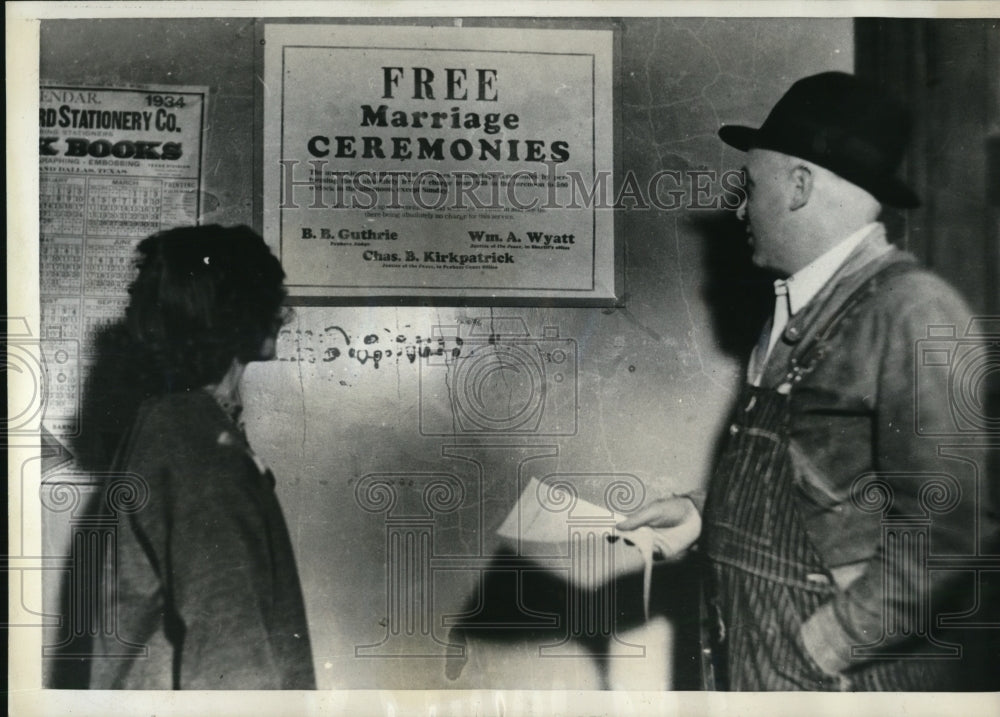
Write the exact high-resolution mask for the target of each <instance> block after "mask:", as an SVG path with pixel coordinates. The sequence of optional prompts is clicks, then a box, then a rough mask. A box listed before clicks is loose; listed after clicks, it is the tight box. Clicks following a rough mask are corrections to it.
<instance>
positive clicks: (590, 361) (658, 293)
mask: <svg viewBox="0 0 1000 717" xmlns="http://www.w3.org/2000/svg"><path fill="white" fill-rule="evenodd" d="M254 42H255V37H254V22H253V21H252V20H238V19H227V20H192V21H183V20H176V21H173V20H172V21H159V20H153V21H131V20H94V21H65V22H64V21H48V22H45V23H43V26H42V48H41V49H42V67H41V70H42V78H43V79H45V80H49V81H58V82H63V83H90V84H107V85H114V84H116V83H177V84H189V85H209V86H210V87H211V89H212V97H211V104H210V113H209V122H208V132H207V137H206V148H205V160H204V167H205V172H206V174H205V191H206V193H207V196H206V202H205V207H206V212H205V215H204V216H203V221H204V222H221V223H237V222H240V223H249V222H252V221H254V218H255V216H256V215H255V212H254V209H255V208H254V206H253V197H254V186H253V179H252V178H253V177H254V171H255V168H254V166H253V163H254V161H255V159H254V151H253V148H254V135H253V123H254V116H255V113H254V106H253V101H254V84H253V83H254ZM621 45H622V53H621V79H622V84H621V97H622V123H623V133H622V135H623V139H624V142H623V165H624V167H625V168H626V169H628V170H631V171H633V172H634V173H635V174H636V177H637V178H638V180H639V182H640V183H641V184H643V185H644V184H645V181H646V180H648V178H649V177H650V175H651V174H652V173H653V172H654V171H656V170H658V169H660V168H671V169H680V170H711V169H720V168H733V167H739V166H740V164H741V158H740V156H739V153H738V152H735V151H734V150H730V149H729V148H727V147H725V146H724V145H723V144H722V143H721V142H720V141H719V140H718V139H717V138H716V136H715V130H716V129H717V127H718V126H719V125H720V124H721V123H723V122H727V121H728V122H746V123H751V124H756V123H759V122H760V121H762V120H763V118H764V116H765V115H766V113H767V110H768V109H769V108H770V106H771V105H772V104H773V103H774V102H775V101H776V99H777V98H778V97H779V96H780V95H781V93H782V92H783V91H784V90H785V89H786V88H787V87H788V85H789V84H790V83H791V82H792V81H794V80H795V79H797V78H798V77H801V76H804V75H808V74H811V73H813V72H817V71H820V70H824V69H846V70H849V69H850V68H851V66H852V56H853V53H852V49H851V48H852V30H851V23H850V21H849V20H791V19H789V20H781V21H778V22H775V21H769V20H765V19H747V20H720V19H710V20H703V19H684V20H674V19H659V20H647V19H626V20H623V21H621ZM690 198H691V195H689V196H688V199H690ZM619 221H620V222H621V227H622V229H621V234H620V235H621V238H622V239H623V240H624V242H625V255H626V288H625V291H626V297H625V302H624V306H623V307H621V308H616V309H573V308H519V309H507V308H504V309H499V308H498V309H490V308H488V307H481V308H459V309H456V308H422V307H412V308H393V307H372V306H358V307H340V308H317V307H299V308H297V309H296V312H295V314H296V315H295V319H294V321H293V323H292V324H290V325H289V327H288V330H287V331H286V332H284V333H283V335H282V337H281V340H280V345H279V357H280V358H279V360H278V361H274V362H271V363H268V364H254V365H252V366H251V368H250V369H249V371H248V374H247V380H246V387H245V395H246V401H247V420H248V430H249V434H250V439H251V442H252V443H253V445H254V446H255V448H256V449H257V451H258V452H259V453H260V454H261V455H262V456H264V457H265V458H266V460H267V461H268V462H269V463H270V465H271V466H272V467H273V469H274V471H275V473H276V474H277V476H278V477H279V487H278V490H279V494H280V498H281V500H282V503H283V505H284V508H285V512H286V514H287V516H288V520H289V523H290V524H291V529H292V535H293V540H294V544H295V549H296V552H297V555H298V560H299V569H300V572H301V576H302V580H303V585H304V590H305V595H306V601H307V608H308V611H309V616H310V629H311V631H312V638H313V648H314V653H315V661H316V666H317V672H318V674H319V682H320V686H321V687H323V688H338V687H339V688H346V687H352V688H374V687H380V688H475V687H487V688H514V687H523V688H567V689H575V688H584V689H586V688H601V687H615V688H626V687H631V688H661V687H666V686H671V685H672V686H674V687H678V688H684V687H693V686H696V683H695V682H694V681H693V680H694V672H693V670H694V668H695V667H696V664H695V662H694V657H695V653H694V648H693V632H692V629H693V626H694V617H695V616H694V613H693V612H692V610H693V609H694V608H693V605H692V590H691V589H690V585H691V580H692V573H691V570H690V567H689V566H685V565H683V564H682V565H680V566H667V567H662V568H658V570H657V573H656V576H655V579H654V585H653V594H654V607H655V609H654V616H653V618H652V619H651V621H650V622H648V623H645V622H644V620H643V619H642V615H641V605H640V603H639V594H640V593H641V590H640V588H639V584H640V583H641V581H640V583H637V582H636V581H635V580H634V579H632V580H628V581H624V582H623V583H622V585H621V586H620V589H619V590H618V593H617V596H616V598H617V603H616V610H615V612H616V614H617V615H618V623H617V625H616V627H615V630H614V634H613V635H612V636H610V637H609V636H608V635H604V636H601V635H596V636H595V635H591V636H590V638H588V639H581V640H570V641H568V642H567V643H566V644H564V645H563V646H562V647H559V648H557V649H554V650H548V651H542V652H541V653H540V651H539V647H541V646H543V645H550V644H557V643H559V642H560V640H561V639H564V638H565V635H566V631H567V623H566V617H567V609H566V607H565V605H566V599H567V596H566V592H565V586H564V584H563V583H562V582H561V581H560V580H558V579H556V578H553V577H552V576H551V575H549V574H547V573H544V572H538V573H527V572H524V573H522V574H521V575H520V577H518V575H517V574H516V573H515V572H512V571H511V570H504V569H503V565H504V563H503V560H504V553H503V552H502V550H501V546H500V544H499V543H498V540H497V539H496V537H495V535H494V532H495V530H496V528H497V526H498V525H499V524H500V523H501V522H502V521H503V519H504V517H505V516H506V515H507V514H508V512H509V511H510V509H511V508H512V506H513V505H514V502H515V500H516V498H517V496H518V493H519V491H520V487H521V486H523V485H524V482H525V481H527V480H528V479H529V478H530V477H532V476H537V477H538V478H543V477H545V476H548V475H550V474H554V473H561V474H567V475H568V480H569V481H570V482H572V483H574V484H575V485H576V486H577V488H578V490H579V492H580V494H581V495H582V496H583V497H586V498H588V499H594V500H599V499H601V497H602V496H603V491H604V489H605V488H606V486H607V485H608V484H609V483H610V482H611V481H612V480H615V479H616V477H617V478H624V479H628V480H632V481H633V484H635V485H638V486H639V487H640V490H644V494H643V493H640V494H639V495H638V496H637V502H636V504H637V503H638V500H639V499H641V498H642V497H643V495H644V496H645V499H647V500H648V499H652V498H654V497H656V496H659V495H662V494H664V493H670V492H681V491H685V490H690V489H693V488H697V487H700V486H702V485H703V484H704V481H705V479H706V477H707V474H708V472H709V468H710V465H711V458H712V452H713V448H714V443H715V439H716V436H717V433H718V429H719V426H720V423H721V421H722V420H723V418H724V414H725V412H726V411H727V409H728V405H729V402H730V400H731V399H732V398H733V391H734V388H735V385H736V383H737V381H738V377H739V372H740V364H739V360H738V358H737V357H738V356H739V355H741V354H742V352H743V350H744V348H745V345H746V344H747V341H748V340H752V339H750V337H752V335H753V332H754V330H755V328H754V325H755V324H756V323H757V322H759V316H760V315H761V312H762V307H763V306H765V305H766V301H767V300H766V297H765V299H764V303H762V302H761V298H760V296H761V295H760V293H759V288H760V285H761V277H759V276H758V275H756V274H753V273H752V272H749V271H748V270H747V264H746V253H745V247H744V243H743V241H742V231H741V229H740V228H739V227H738V226H737V225H736V223H735V222H734V221H733V220H732V218H731V217H730V216H728V215H727V214H726V213H725V212H720V211H712V210H696V209H683V210H678V211H675V212H653V211H639V210H636V209H632V210H626V211H623V212H621V213H620V215H619ZM509 318H515V319H520V320H522V321H523V323H524V325H525V326H526V327H527V329H528V330H529V331H530V334H531V336H532V337H535V339H536V340H535V341H534V342H533V346H536V347H538V348H539V349H541V350H543V351H550V350H555V349H562V350H564V351H565V352H566V355H567V356H569V357H570V359H572V357H573V356H574V355H575V357H576V359H575V361H572V360H570V361H569V362H567V363H565V364H563V369H564V370H562V369H560V373H561V379H562V380H561V381H557V379H556V377H555V376H554V374H553V375H549V376H548V377H547V379H546V381H547V383H546V388H547V390H548V392H549V393H548V394H547V396H549V397H550V398H551V400H553V401H556V402H559V407H558V408H556V407H550V408H551V412H550V414H549V415H545V414H544V413H543V419H542V420H543V421H554V420H555V419H554V418H553V416H554V415H555V413H554V412H555V411H559V412H560V413H559V416H560V418H559V420H560V421H563V420H570V421H572V419H573V417H574V413H575V429H569V430H567V429H565V426H563V428H560V429H559V430H560V431H563V432H564V435H557V436H543V435H537V434H531V433H529V434H527V435H517V436H512V435H505V434H501V435H493V436H489V437H483V436H480V435H474V434H468V433H463V431H462V430H461V426H459V429H458V430H455V432H454V433H453V434H452V435H445V436H429V435H424V434H425V433H427V430H426V428H427V426H429V425H431V423H432V422H435V421H442V420H444V421H450V420H452V419H453V418H454V414H453V413H452V405H451V403H450V402H449V399H448V396H447V395H446V393H447V391H446V389H447V388H449V387H448V386H447V385H446V384H444V383H443V382H442V378H441V377H442V373H441V372H442V371H445V369H444V368H443V367H441V366H439V365H431V364H430V363H429V362H425V361H421V360H419V359H417V360H413V361H411V360H410V358H409V357H408V356H407V353H406V351H405V349H406V348H410V349H411V351H412V350H419V349H420V348H422V347H424V346H427V345H428V344H427V343H426V339H427V337H430V336H432V333H433V331H434V328H435V327H436V326H457V325H462V326H463V327H465V330H469V329H472V328H474V327H475V326H476V325H477V322H479V324H478V325H480V326H482V325H487V324H489V325H491V326H493V327H494V328H495V327H496V326H499V325H501V324H502V320H504V319H509ZM330 327H338V328H337V329H331V328H330ZM546 327H551V329H550V333H549V334H548V335H547V337H545V336H546V334H545V330H546ZM556 332H557V334H558V338H556V337H555V334H556ZM321 334H322V335H324V336H327V337H334V338H333V340H335V341H336V342H339V343H337V344H336V345H337V346H338V348H339V349H340V355H339V356H338V357H337V358H336V359H335V360H332V361H327V362H324V361H322V360H321V356H320V357H319V359H317V353H316V352H315V351H313V352H310V351H309V349H310V348H315V347H316V345H317V344H316V342H317V341H318V339H317V337H318V336H319V335H321ZM366 337H367V338H366ZM397 338H399V339H400V340H399V341H397ZM348 340H349V341H348ZM430 345H431V346H432V347H433V346H434V344H433V343H432V344H430ZM400 347H402V348H403V349H404V351H402V352H400V351H399V349H400ZM378 348H381V349H382V350H383V351H385V350H392V351H393V355H392V356H389V357H385V356H384V357H383V359H382V360H381V361H379V362H377V363H376V362H375V361H374V360H372V358H371V353H369V354H363V353H358V350H359V349H364V350H368V351H370V352H371V351H374V350H376V349H378ZM351 349H354V350H355V353H354V355H353V356H352V355H351ZM531 350H534V349H531ZM362 359H364V360H362ZM435 387H437V388H442V387H444V388H443V389H442V390H440V391H438V390H437V389H436V388H435ZM498 388H499V387H494V389H495V390H497V389H498ZM509 389H510V391H511V395H512V396H513V395H515V394H517V392H519V391H524V390H526V389H525V386H511V387H509ZM574 389H575V390H574ZM519 395H520V394H519ZM553 406H554V404H553ZM567 406H568V407H569V408H573V407H574V406H575V409H576V410H575V412H573V411H570V412H568V413H567V412H566V410H567ZM546 410H549V408H547V409H546ZM421 421H424V423H423V424H422V423H421ZM546 425H549V424H546ZM421 426H424V429H425V430H424V431H423V433H422V432H421ZM543 427H544V426H543ZM550 427H551V426H550ZM371 474H392V475H391V476H389V477H388V478H387V480H391V481H392V482H393V489H394V490H395V491H396V494H397V495H398V497H399V503H398V504H397V506H396V507H395V508H393V511H395V512H390V513H388V514H387V513H386V512H385V510H383V511H382V512H368V511H366V510H364V509H362V505H361V503H360V502H359V499H358V495H359V494H358V493H356V489H358V484H359V481H361V480H362V479H364V478H365V477H366V476H370V475H371ZM427 474H448V475H451V476H453V479H454V481H457V483H456V484H457V485H459V486H460V487H461V489H462V490H464V494H462V495H459V496H458V505H457V507H456V508H455V510H453V511H451V512H447V513H439V514H436V516H435V519H434V524H433V531H434V532H433V542H432V547H431V555H432V557H433V560H434V565H435V566H436V567H435V569H434V570H433V571H432V572H431V577H430V581H429V583H428V582H427V581H423V580H421V579H419V578H417V577H413V575H414V573H412V572H411V573H407V575H409V576H410V577H406V576H403V578H402V583H401V584H400V587H402V588H414V587H416V588H419V587H421V586H424V585H430V586H431V587H432V588H433V593H432V594H429V595H426V596H423V597H424V598H426V600H428V601H429V604H430V607H431V613H430V614H431V615H432V618H433V622H432V624H431V625H430V629H431V631H432V633H433V639H430V640H428V639H426V637H427V636H426V635H421V633H420V629H419V627H418V629H417V630H416V633H415V634H414V635H410V636H408V635H406V634H405V630H404V631H403V634H401V635H400V636H399V638H398V639H397V640H394V641H390V642H386V643H385V644H384V645H382V647H380V648H376V649H375V650H374V651H375V652H376V653H377V652H379V650H381V651H382V652H383V653H393V654H397V655H410V654H413V653H414V651H416V652H420V651H422V650H425V651H426V653H427V654H430V655H433V656H428V657H422V658H421V657H410V658H409V659H398V658H387V657H384V656H380V657H359V656H358V654H357V652H356V648H358V647H359V646H365V645H373V644H377V643H380V641H382V640H383V639H384V637H385V636H386V633H387V629H388V626H389V625H391V624H395V623H393V622H392V620H394V619H395V618H394V617H393V616H391V615H388V614H387V600H388V599H389V595H388V593H389V590H388V588H387V584H388V581H389V579H390V577H392V576H391V575H390V574H389V573H388V572H387V569H386V552H387V535H388V534H389V532H390V531H391V530H393V529H394V526H396V527H398V520H397V521H396V522H395V523H394V522H393V520H394V519H398V517H399V515H401V514H403V513H405V512H406V511H407V510H411V509H412V510H417V509H418V508H419V507H420V503H419V498H420V491H421V489H422V488H423V487H424V485H426V484H427V483H428V482H430V481H432V480H433V477H431V476H428V475H427ZM629 477H631V478H629ZM368 480H371V478H369V479H368ZM411 501H416V503H415V505H416V506H417V508H413V507H412V505H411V504H410V502H411ZM407 506H409V507H407ZM369 507H371V508H373V509H374V508H376V507H377V506H369ZM449 560H451V562H450V563H449ZM429 564H430V563H426V564H424V567H425V568H426V567H427V566H428V565H429ZM448 565H451V566H452V567H453V568H454V569H452V570H448V569H444V568H445V567H447V566H448ZM410 567H411V568H414V566H410ZM417 567H419V566H417ZM519 581H520V582H519ZM411 597H412V598H413V601H414V602H411V603H408V604H413V605H416V606H417V607H421V605H422V604H421V603H420V599H421V595H420V594H416V595H415V596H414V595H412V594H411ZM477 606H478V608H477ZM463 611H466V612H472V613H475V616H474V618H472V619H469V620H466V623H467V624H466V627H465V629H464V630H458V629H454V630H453V629H452V628H453V627H455V625H454V622H455V621H454V620H450V619H446V618H447V616H450V615H455V614H457V613H460V612H463ZM512 616H513V618H516V621H518V626H513V625H512V624H511V620H512V619H513V618H512ZM569 617H572V615H569ZM549 618H551V619H554V620H556V624H555V625H554V626H553V625H551V624H550V623H551V620H550V619H549ZM497 622H499V623H500V626H497V625H496V623H497ZM491 625H492V627H491ZM449 642H450V643H451V644H453V645H460V644H461V643H463V642H464V643H465V647H466V651H465V653H464V656H462V655H461V654H459V653H458V651H457V650H456V649H455V648H452V649H451V654H452V657H451V659H449V660H445V659H444V657H443V656H444V655H445V654H448V653H449V648H447V647H444V646H442V645H441V644H439V643H449ZM362 652H364V651H363V650H362ZM553 654H563V655H564V657H555V658H553V659H546V658H548V657H550V656H551V655H553ZM565 655H569V656H568V657H567V656H565ZM609 655H610V656H614V655H618V656H626V655H627V656H629V657H630V658H632V659H622V660H616V659H611V658H610V657H609Z"/></svg>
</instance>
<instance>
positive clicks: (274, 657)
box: [90, 226, 315, 689]
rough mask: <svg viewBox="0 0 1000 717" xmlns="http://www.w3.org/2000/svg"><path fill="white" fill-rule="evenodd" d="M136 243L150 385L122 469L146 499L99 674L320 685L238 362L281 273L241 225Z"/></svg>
mask: <svg viewBox="0 0 1000 717" xmlns="http://www.w3.org/2000/svg"><path fill="white" fill-rule="evenodd" d="M138 252H139V260H138V267H139V273H138V277H137V278H136V279H135V281H134V282H133V284H132V286H131V287H130V288H129V294H130V303H129V307H128V310H127V312H126V324H127V326H128V328H129V332H130V334H131V336H132V340H133V341H134V342H135V344H136V348H137V355H138V357H139V360H141V361H143V362H144V364H143V365H144V366H145V367H146V368H147V369H148V371H149V372H150V375H151V377H152V379H153V380H154V383H153V385H154V386H155V387H156V388H155V389H154V395H153V396H151V397H150V398H149V399H147V400H146V401H145V402H144V403H143V404H142V406H141V407H140V409H139V411H138V413H137V415H136V418H135V421H134V424H133V425H132V428H131V430H130V432H129V435H128V436H127V437H126V439H125V441H124V442H123V444H122V446H121V448H120V449H119V453H118V456H117V458H116V460H115V470H117V471H120V472H127V473H131V474H133V475H136V476H138V477H139V479H140V480H141V481H142V483H143V484H144V486H145V487H146V488H147V489H148V500H147V502H146V503H145V506H144V507H143V508H142V509H140V510H138V511H137V512H135V513H133V514H131V515H129V516H127V519H126V518H125V517H123V519H122V523H121V524H120V526H119V530H118V538H117V541H116V544H115V545H114V546H113V547H112V549H111V551H109V556H108V566H107V568H106V572H105V580H107V581H115V582H114V583H107V584H106V588H107V589H111V590H113V591H114V592H113V593H109V594H111V595H113V598H112V606H113V607H114V612H113V613H110V615H113V616H114V619H115V620H116V623H111V624H110V625H108V624H106V625H105V626H104V629H103V630H102V633H103V634H102V635H101V636H99V637H98V639H97V644H96V645H95V650H94V654H95V658H94V660H93V662H92V666H91V677H90V686H91V687H92V688H95V689H119V688H120V689H312V688H314V687H315V675H314V672H313V666H312V656H311V651H310V645H309V635H308V632H307V626H306V616H305V608H304V605H303V600H302V592H301V588H300V585H299V577H298V572H297V570H296V567H295V559H294V556H293V554H292V547H291V543H290V541H289V536H288V530H287V528H286V526H285V522H284V518H283V517H282V513H281V508H280V507H279V505H278V502H277V498H276V496H275V493H274V478H273V477H272V475H271V472H270V471H269V470H268V469H267V468H266V467H265V466H264V464H263V463H262V462H261V460H260V458H258V457H257V456H256V455H255V454H254V452H253V451H252V450H251V448H250V446H249V444H248V443H247V440H246V436H245V435H244V431H243V426H242V423H241V421H240V410H241V402H240V382H241V378H242V376H243V371H244V368H245V367H246V365H247V363H249V362H250V361H266V360H269V359H272V358H274V354H275V337H276V335H277V331H278V329H279V328H280V327H281V325H282V323H283V319H282V316H283V313H282V301H283V299H284V296H285V291H284V289H283V286H282V279H283V277H284V273H283V272H282V270H281V266H280V264H279V263H278V260H277V259H275V257H274V256H273V255H272V254H271V252H270V251H269V250H268V248H267V246H266V245H265V244H264V242H263V240H262V239H261V238H260V237H259V236H258V235H257V234H255V233H254V232H253V231H252V230H250V229H249V228H247V227H234V228H224V227H220V226H204V227H190V228H181V229H174V230H170V231H165V232H161V233H159V234H155V235H153V236H151V237H149V238H148V239H145V240H144V241H142V242H141V243H140V244H139V247H138ZM110 615H109V616H110ZM123 643H131V644H132V645H141V646H145V648H146V649H145V650H138V651H137V650H135V649H130V648H129V647H128V645H126V644H123ZM130 652H131V654H132V656H130V657H124V658H123V657H117V658H116V657H113V656H115V655H125V654H128V653H130ZM137 652H138V654H136V653H137ZM143 652H144V653H145V654H142V653H143Z"/></svg>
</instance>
